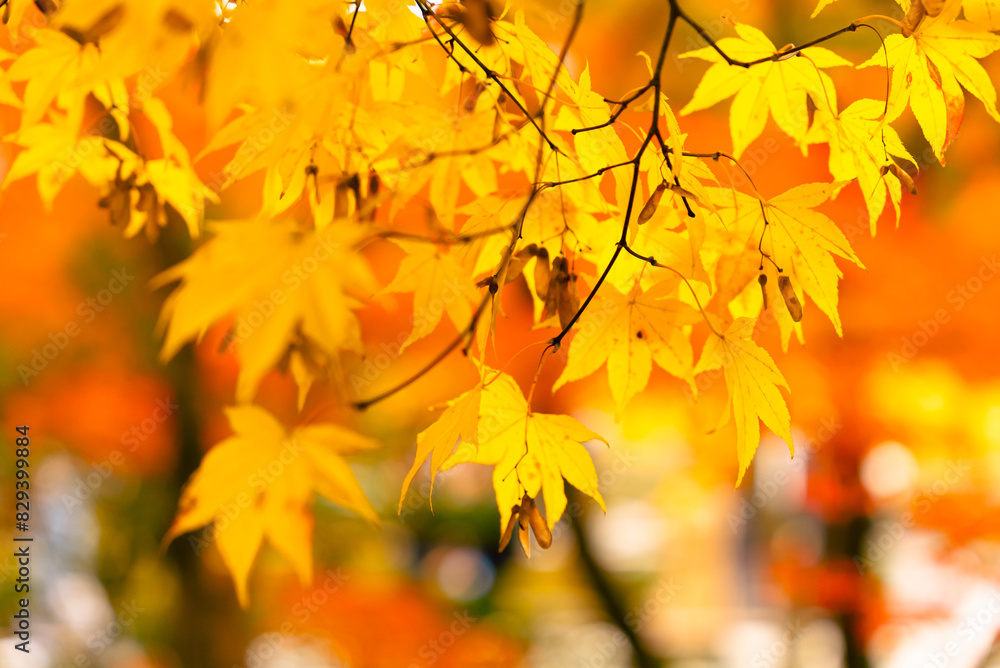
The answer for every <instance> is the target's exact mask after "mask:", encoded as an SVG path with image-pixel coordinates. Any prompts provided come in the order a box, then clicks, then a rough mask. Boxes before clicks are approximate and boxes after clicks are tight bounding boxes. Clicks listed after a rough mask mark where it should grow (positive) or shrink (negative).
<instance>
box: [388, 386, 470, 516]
mask: <svg viewBox="0 0 1000 668" xmlns="http://www.w3.org/2000/svg"><path fill="white" fill-rule="evenodd" d="M482 392H483V385H482V382H480V383H478V384H477V385H476V386H475V387H474V388H472V389H471V390H469V391H468V392H465V393H463V394H462V395H460V396H459V397H457V398H455V399H453V400H452V401H449V402H448V405H447V407H446V408H445V410H444V412H443V413H441V415H440V416H439V417H438V419H437V420H436V421H435V422H434V424H432V425H431V426H429V427H427V429H424V430H423V431H422V432H420V433H419V434H417V455H416V457H415V458H414V461H413V466H412V467H411V468H410V470H409V472H408V473H407V474H406V479H405V480H403V490H402V492H401V493H400V495H399V511H400V512H401V511H402V510H403V500H404V499H405V498H406V492H407V490H408V489H409V488H410V483H412V482H413V478H414V477H415V476H416V475H417V471H419V470H420V467H421V466H423V463H424V461H426V460H427V456H428V455H430V457H431V491H433V489H434V480H435V478H437V473H438V471H439V470H440V469H441V465H442V464H444V461H445V460H446V459H447V458H448V456H449V455H451V453H452V452H454V450H455V446H457V445H458V443H459V441H465V442H467V443H471V444H472V445H474V446H475V445H478V444H479V412H480V402H481V399H482ZM428 501H429V502H430V505H431V510H433V509H434V501H433V500H432V498H431V497H430V496H428Z"/></svg>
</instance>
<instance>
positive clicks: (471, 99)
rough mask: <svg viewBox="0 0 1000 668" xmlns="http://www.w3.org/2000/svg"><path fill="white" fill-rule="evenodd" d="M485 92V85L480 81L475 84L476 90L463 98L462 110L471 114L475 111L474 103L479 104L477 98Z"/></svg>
mask: <svg viewBox="0 0 1000 668" xmlns="http://www.w3.org/2000/svg"><path fill="white" fill-rule="evenodd" d="M485 91H486V84H484V83H483V82H482V81H480V82H478V83H477V84H476V88H475V89H474V90H473V91H472V92H471V93H469V96H468V97H466V98H465V102H463V103H462V108H464V109H465V110H466V111H468V112H470V113H471V112H473V111H475V110H476V103H477V102H479V96H480V95H482V94H483V93H484V92H485Z"/></svg>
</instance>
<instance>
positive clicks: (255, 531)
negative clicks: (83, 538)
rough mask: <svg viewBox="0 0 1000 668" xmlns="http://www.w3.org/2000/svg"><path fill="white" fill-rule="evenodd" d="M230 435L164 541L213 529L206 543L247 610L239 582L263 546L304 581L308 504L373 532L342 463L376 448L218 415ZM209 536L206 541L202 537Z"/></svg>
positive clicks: (259, 419) (320, 427)
mask: <svg viewBox="0 0 1000 668" xmlns="http://www.w3.org/2000/svg"><path fill="white" fill-rule="evenodd" d="M226 416H227V417H228V418H229V424H230V426H231V427H232V429H233V432H234V433H233V435H232V436H230V437H229V438H227V439H226V440H224V441H222V442H221V443H218V444H217V445H215V446H214V447H213V448H212V449H211V450H209V451H208V454H206V455H205V458H204V459H203V460H202V462H201V465H200V466H199V467H198V470H197V471H195V472H194V474H192V476H191V479H190V480H189V481H188V482H187V484H186V485H185V487H184V491H183V493H182V494H181V499H180V504H179V508H178V512H177V517H176V518H175V519H174V522H173V525H172V526H171V527H170V530H169V531H168V532H167V535H166V536H165V537H164V539H163V540H164V544H168V543H170V542H171V541H173V540H174V539H175V538H177V537H178V536H180V535H181V534H185V533H188V532H190V531H194V530H196V529H199V528H201V527H203V526H206V525H209V524H212V525H214V527H213V528H214V538H215V541H216V542H217V544H218V548H219V553H220V554H221V555H222V559H223V561H224V562H225V564H226V568H228V569H229V572H230V573H231V574H232V576H233V580H234V582H235V584H236V591H237V594H238V596H239V600H240V604H241V605H243V606H244V607H246V606H247V603H248V601H249V598H248V592H247V578H248V577H249V574H250V569H251V567H252V566H253V562H254V559H255V558H256V555H257V552H258V550H259V549H260V545H261V543H262V542H263V540H264V538H267V540H268V542H269V543H270V544H271V545H272V546H273V547H274V548H275V549H276V550H277V551H278V552H280V553H281V554H282V555H283V556H284V557H285V558H286V559H288V561H289V562H291V563H292V565H293V566H294V567H295V570H296V572H297V573H298V576H299V579H300V580H301V581H302V583H303V584H307V583H308V582H309V581H310V580H311V578H312V534H313V513H312V502H313V499H314V496H315V494H320V495H322V496H324V497H325V498H327V499H328V500H330V501H332V502H334V503H336V504H337V505H340V506H343V507H344V508H347V509H348V510H351V511H353V512H355V513H357V514H358V515H360V516H361V517H363V518H365V519H366V520H368V521H369V522H372V523H375V524H378V522H379V517H378V513H377V512H376V511H375V509H374V508H373V507H372V505H371V503H369V501H368V499H367V498H366V497H365V494H364V492H363V491H362V489H361V486H360V485H359V484H358V481H357V479H356V478H355V477H354V473H353V472H352V471H351V468H350V466H348V464H347V462H346V461H345V460H344V458H343V457H342V455H348V454H353V453H357V452H363V451H366V450H372V449H374V448H377V447H378V443H377V442H376V441H374V440H372V439H370V438H367V437H365V436H362V435H360V434H358V433H356V432H353V431H351V430H349V429H346V428H344V427H341V426H338V425H335V424H315V425H308V426H304V427H298V428H296V429H294V430H292V431H291V432H289V431H287V430H286V429H285V427H284V426H282V425H281V423H279V422H278V421H277V420H276V419H275V418H274V417H273V416H272V415H271V414H270V413H268V412H267V411H266V410H264V409H263V408H259V407H257V406H242V407H238V408H228V409H226ZM210 535H211V534H210Z"/></svg>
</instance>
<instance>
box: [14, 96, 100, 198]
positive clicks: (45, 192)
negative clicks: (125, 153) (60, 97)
mask: <svg viewBox="0 0 1000 668" xmlns="http://www.w3.org/2000/svg"><path fill="white" fill-rule="evenodd" d="M51 117H52V122H51V123H50V122H43V123H36V124H33V125H30V126H26V127H24V126H22V128H21V129H20V130H18V131H17V132H15V133H12V134H10V135H7V136H5V137H4V138H3V139H4V140H5V141H9V142H11V143H13V144H16V145H18V146H21V147H23V150H22V151H20V152H19V153H18V154H17V156H16V157H15V158H14V161H13V162H12V163H11V165H10V170H9V171H8V172H7V174H6V175H5V176H4V180H3V185H2V187H3V188H6V187H7V186H8V185H9V184H10V183H12V182H14V181H17V180H18V179H22V178H25V177H26V176H31V175H32V174H36V175H37V176H36V178H37V184H38V195H39V197H40V198H41V200H42V204H43V205H44V206H45V209H46V210H51V209H52V203H53V202H54V201H55V198H56V195H57V194H58V193H59V191H60V190H61V189H62V187H63V185H65V183H66V182H67V181H69V179H70V178H71V177H72V176H73V175H74V174H76V173H77V172H78V171H79V172H81V173H83V174H84V176H86V177H88V180H92V179H94V178H97V177H96V174H95V172H101V171H102V166H101V165H100V163H101V162H102V161H103V160H104V159H106V158H107V153H106V151H105V141H106V140H104V139H103V138H101V137H99V136H94V135H84V136H81V135H80V132H79V125H78V123H77V122H76V120H75V119H72V118H70V117H67V116H65V115H63V114H56V113H53V114H52V115H51Z"/></svg>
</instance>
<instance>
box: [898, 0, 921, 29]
mask: <svg viewBox="0 0 1000 668" xmlns="http://www.w3.org/2000/svg"><path fill="white" fill-rule="evenodd" d="M926 13H927V11H926V10H925V9H924V3H923V2H919V1H918V2H914V3H913V4H912V5H910V11H908V12H906V18H904V19H903V30H902V32H903V37H909V36H910V35H912V34H913V31H914V30H916V29H917V26H918V25H920V22H921V21H922V20H923V19H924V15H925V14H926Z"/></svg>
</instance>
